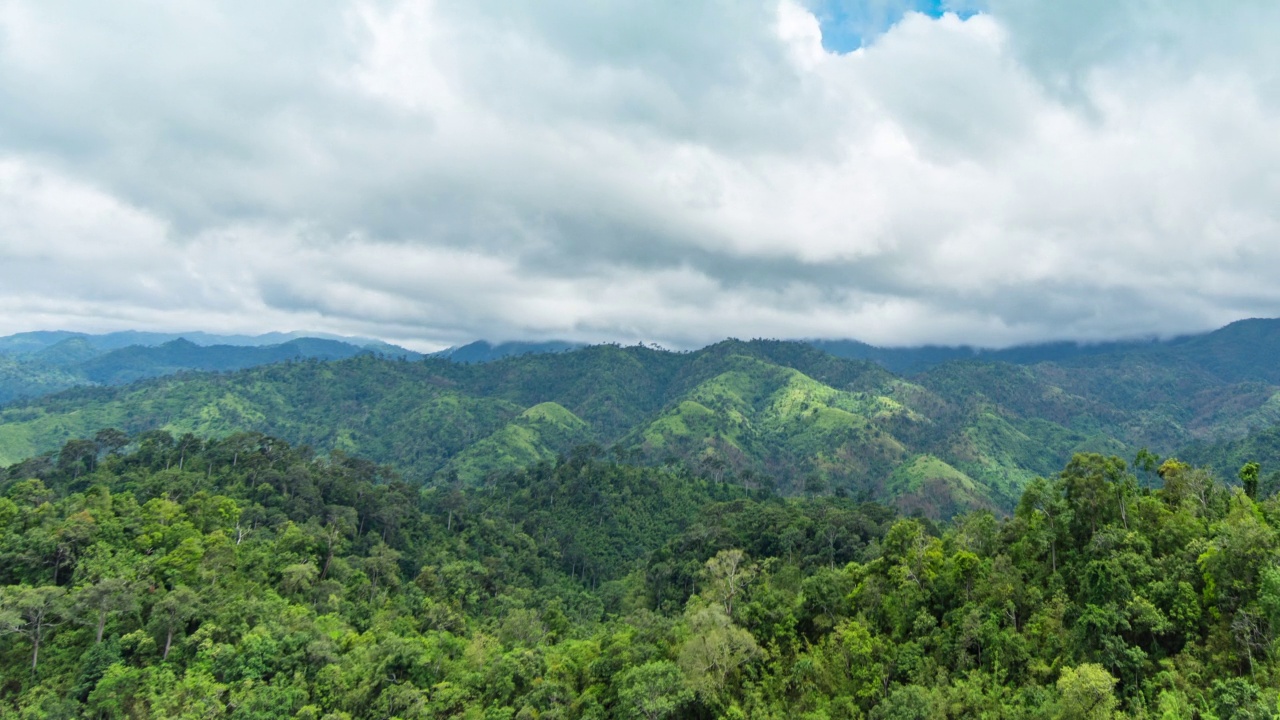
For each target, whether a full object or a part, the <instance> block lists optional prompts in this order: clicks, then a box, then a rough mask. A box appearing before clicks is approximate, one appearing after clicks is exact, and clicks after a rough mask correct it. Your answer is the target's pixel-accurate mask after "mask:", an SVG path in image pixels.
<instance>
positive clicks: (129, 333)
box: [0, 330, 417, 355]
mask: <svg viewBox="0 0 1280 720" xmlns="http://www.w3.org/2000/svg"><path fill="white" fill-rule="evenodd" d="M75 339H79V340H82V341H83V342H84V343H86V344H87V345H88V346H89V347H92V348H94V349H96V350H98V351H100V352H107V351H110V350H119V349H121V348H126V347H130V346H134V345H140V346H143V347H156V346H159V345H163V344H165V343H168V342H173V341H174V340H186V341H187V342H189V343H192V344H194V345H199V346H201V347H207V346H210V345H234V346H262V345H281V344H284V343H287V342H289V341H291V340H300V339H320V340H336V341H338V342H341V343H345V344H348V345H355V346H357V347H364V348H385V349H386V350H387V351H389V352H388V354H396V353H401V352H402V353H409V354H412V355H416V354H417V353H414V352H413V351H411V350H405V349H404V348H402V347H398V346H396V345H391V344H390V343H386V342H383V341H382V340H377V339H374V338H363V337H346V336H342V335H332V334H328V333H307V332H298V331H294V332H270V333H263V334H261V335H218V334H214V333H207V332H201V331H198V330H193V331H189V332H172V333H161V332H143V331H138V330H123V331H119V332H110V333H99V334H95V333H83V332H72V331H69V330H37V331H33V332H22V333H15V334H13V335H7V336H4V337H0V355H29V354H32V353H38V352H40V351H42V350H46V349H48V348H51V347H53V346H54V345H57V344H59V343H62V342H65V341H68V340H75Z"/></svg>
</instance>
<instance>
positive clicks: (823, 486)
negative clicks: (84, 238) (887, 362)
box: [0, 341, 1278, 517]
mask: <svg viewBox="0 0 1280 720" xmlns="http://www.w3.org/2000/svg"><path fill="white" fill-rule="evenodd" d="M1095 360H1096V358H1091V359H1089V360H1087V361H1084V360H1082V361H1080V362H1079V363H1077V364H1058V363H1040V364H1037V365H1031V366H1024V365H1013V364H1007V363H991V362H981V361H962V362H953V363H948V364H946V365H942V366H939V367H937V368H934V369H932V370H930V371H928V372H926V373H923V374H920V375H917V376H915V377H913V378H910V379H906V378H903V377H899V376H896V375H893V374H892V373H890V372H888V371H887V370H885V369H883V368H881V367H880V366H878V365H876V364H874V363H870V362H865V361H853V360H847V359H841V358H837V357H834V356H831V355H829V354H826V353H823V352H820V351H818V350H816V349H814V348H812V347H809V346H807V345H805V344H802V343H787V342H775V341H752V342H739V341H726V342H723V343H719V344H717V345H713V346H710V347H708V348H704V349H703V350H700V351H697V352H693V353H673V352H667V351H662V350H657V349H654V348H648V347H641V346H636V347H618V346H609V345H603V346H593V347H588V348H583V349H579V350H575V351H571V352H562V353H548V354H534V355H525V356H520V357H509V358H505V359H502V360H498V361H495V362H490V363H484V364H459V363H453V362H449V361H446V360H442V359H426V360H422V361H406V360H392V359H386V358H380V357H373V356H358V357H352V358H348V359H345V360H341V361H337V362H316V361H301V362H290V363H284V364H275V365H267V366H261V367H256V368H252V369H248V370H243V371H238V372H234V373H226V374H184V375H182V376H173V377H167V378H161V379H154V380H148V381H145V382H142V383H138V384H134V385H129V386H125V387H119V388H102V389H93V390H78V391H71V392H68V393H64V394H61V395H57V396H53V397H48V398H44V399H40V400H38V401H33V402H29V403H25V404H19V405H14V406H11V407H9V408H7V409H4V410H0V463H4V462H14V461H16V460H18V459H20V458H23V457H27V456H31V455H38V454H40V453H44V452H50V451H53V450H56V449H57V448H58V447H60V446H61V444H62V443H63V442H65V441H67V440H68V439H72V438H76V437H88V436H92V435H93V433H94V432H96V431H97V430H99V429H101V428H105V427H118V428H122V429H124V430H126V431H128V432H130V433H138V432H143V431H146V430H150V429H155V428H165V429H169V430H171V431H173V432H174V433H177V434H183V433H193V434H195V435H197V436H200V437H218V436H225V435H227V434H230V433H232V432H236V431H241V430H252V431H258V432H264V433H269V434H272V435H275V436H279V437H282V438H285V439H287V440H289V441H290V442H296V443H306V444H310V445H312V446H314V447H316V448H317V449H320V450H332V449H336V450H342V451H344V452H349V453H360V454H363V455H366V456H368V457H370V458H373V459H375V460H377V461H378V462H383V463H389V464H392V465H393V466H395V467H396V468H397V469H399V470H400V471H401V472H402V473H403V474H404V476H405V477H406V479H409V480H410V481H412V482H418V483H421V482H441V481H444V480H447V479H449V478H455V477H456V478H459V479H460V480H462V481H463V482H466V483H473V484H474V483H477V482H479V481H481V480H482V479H483V478H484V477H485V476H487V475H488V474H490V473H492V472H495V471H502V470H509V469H514V468H518V467H524V466H528V465H530V464H533V463H536V462H538V461H542V460H551V459H554V458H555V457H557V456H558V455H560V454H561V453H564V452H566V451H568V450H570V449H572V448H574V447H576V446H579V445H582V444H589V443H594V444H597V445H599V446H602V447H605V448H609V449H611V450H612V451H613V452H615V454H616V455H617V456H618V457H620V458H626V459H628V460H629V461H635V462H643V463H648V464H655V465H664V464H665V465H669V466H670V465H676V464H683V465H686V466H688V467H691V468H693V469H695V470H696V471H698V472H704V471H705V472H707V473H710V474H711V475H713V476H715V477H717V478H721V479H730V480H732V481H734V482H737V483H740V484H742V485H744V486H746V487H757V486H773V487H776V488H777V489H778V490H780V491H782V492H784V493H791V494H814V493H826V492H832V491H838V492H842V493H849V494H852V495H853V496H855V497H864V498H874V499H881V500H892V501H894V502H895V503H897V504H898V506H899V507H901V508H903V509H907V510H914V511H919V512H922V513H924V514H926V515H928V516H931V517H945V516H949V515H950V514H952V513H954V512H956V511H958V510H963V509H965V508H973V507H990V508H1004V509H1006V510H1007V509H1009V508H1011V507H1012V506H1013V504H1014V502H1015V501H1016V498H1017V497H1018V495H1019V493H1020V492H1021V489H1022V487H1024V485H1025V484H1026V483H1027V482H1028V481H1029V480H1030V479H1031V478H1033V477H1035V476H1037V475H1047V474H1049V473H1052V472H1053V471H1054V470H1055V469H1056V468H1058V467H1061V465H1062V464H1063V463H1065V462H1066V461H1067V460H1068V459H1069V458H1070V457H1071V456H1072V454H1074V453H1076V452H1080V451H1096V452H1107V453H1116V454H1120V455H1122V456H1125V457H1133V455H1134V453H1136V451H1137V450H1138V449H1139V448H1142V447H1144V446H1145V447H1149V448H1151V449H1152V450H1153V451H1155V452H1157V453H1158V454H1161V455H1169V454H1172V453H1176V452H1177V451H1178V450H1179V449H1181V448H1183V447H1185V446H1187V445H1188V444H1189V443H1193V442H1200V443H1201V444H1203V443H1205V442H1208V441H1214V440H1217V439H1221V438H1228V439H1229V438H1235V437H1241V436H1243V435H1245V434H1246V433H1247V432H1248V431H1249V430H1250V429H1252V428H1263V427H1267V426H1269V425H1270V424H1271V423H1273V421H1274V420H1275V419H1276V417H1277V415H1275V412H1276V409H1277V407H1278V405H1277V403H1276V402H1275V401H1274V400H1273V398H1274V397H1275V393H1276V389H1275V388H1274V387H1272V386H1271V385H1269V384H1267V383H1266V382H1263V381H1247V382H1241V383H1234V384H1233V383H1227V382H1224V381H1223V380H1221V379H1220V378H1218V377H1215V376H1213V375H1209V374H1207V373H1206V372H1203V371H1200V370H1197V369H1195V368H1185V367H1184V368H1176V367H1170V366H1168V365H1158V364H1153V365H1145V364H1137V363H1131V364H1128V365H1118V366H1113V365H1108V364H1106V363H1100V362H1095ZM1236 467H1238V465H1237V466H1236ZM1272 469H1273V468H1265V470H1266V472H1271V471H1272ZM1228 470H1231V469H1230V468H1228ZM1224 476H1230V475H1229V473H1228V474H1227V475H1224Z"/></svg>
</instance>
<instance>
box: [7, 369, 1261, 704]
mask: <svg viewBox="0 0 1280 720" xmlns="http://www.w3.org/2000/svg"><path fill="white" fill-rule="evenodd" d="M361 362H368V361H366V360H362V361H361ZM775 372H776V371H775ZM696 376H697V373H693V376H691V377H688V378H686V379H685V380H684V381H679V380H677V379H676V377H675V376H672V377H671V378H670V380H671V382H672V384H688V383H695V386H697V384H696ZM721 480H723V479H721ZM1154 482H1155V484H1157V485H1159V486H1160V487H1159V489H1151V488H1148V487H1143V484H1144V483H1143V482H1140V481H1139V478H1137V477H1135V476H1133V475H1132V474H1130V473H1129V472H1128V469H1127V468H1126V466H1125V463H1124V462H1123V461H1121V460H1119V459H1117V458H1108V457H1105V456H1101V455H1079V456H1076V457H1074V458H1073V459H1071V461H1070V462H1069V463H1068V464H1067V465H1066V467H1065V468H1064V469H1063V470H1062V471H1061V472H1059V473H1054V474H1053V475H1052V477H1050V478H1049V479H1047V480H1045V479H1040V480H1036V481H1034V482H1032V483H1031V484H1030V485H1028V487H1027V489H1026V491H1025V493H1024V494H1023V495H1022V496H1021V498H1020V499H1019V501H1018V502H1017V504H1016V509H1015V511H1014V512H1013V514H1012V515H1011V516H1009V517H1008V518H1006V519H1003V520H1001V519H998V518H996V517H995V516H994V515H992V514H991V513H989V512H983V511H979V512H974V513H970V514H967V515H963V516H960V517H957V518H956V519H955V520H954V521H953V522H950V523H947V524H944V525H935V524H933V523H930V522H928V521H922V520H919V519H902V518H898V517H895V516H894V514H893V512H892V511H890V510H888V509H887V508H885V507H883V506H879V505H875V504H858V503H855V502H854V501H852V500H851V499H849V498H840V497H833V496H830V495H827V496H822V497H817V498H811V499H810V498H791V499H783V498H780V497H778V496H776V495H771V494H770V493H768V492H767V491H764V490H761V489H756V490H751V491H747V490H743V489H742V488H740V487H738V486H737V485H735V484H729V483H727V482H723V481H717V479H716V478H715V477H714V475H713V473H710V472H708V473H704V474H691V473H689V472H687V470H683V469H674V470H671V469H662V468H654V467H636V466H630V465H624V464H617V463H613V462H608V461H605V460H603V459H600V458H598V457H592V453H591V452H588V451H584V452H579V453H576V454H573V455H570V456H567V457H565V458H562V459H561V460H558V461H556V462H543V463H538V464H536V465H534V466H533V467H531V468H529V469H526V470H523V471H518V472H513V473H506V474H502V473H499V474H494V475H490V476H488V477H486V478H485V479H483V480H482V481H480V482H478V483H476V484H474V485H467V484H462V483H444V484H442V485H440V486H438V487H434V488H429V489H422V488H418V487H415V486H412V485H410V484H407V483H405V482H402V481H401V480H399V479H398V478H397V476H396V474H395V473H394V471H392V470H390V469H388V468H385V467H380V466H378V465H375V464H373V463H370V462H368V461H365V460H362V459H359V458H354V457H351V456H348V455H345V454H342V453H333V454H330V455H328V456H318V455H316V454H315V453H314V452H313V451H311V450H309V449H306V448H295V447H291V446H290V445H289V444H287V443H285V442H283V441H281V440H277V439H274V438H270V437H267V436H262V435H252V434H250V435H246V434H237V435H230V436H228V437H226V438H223V439H220V440H215V441H210V442H205V441H202V440H200V439H199V438H195V437H182V438H174V437H173V436H171V435H168V434H167V433H163V432H153V433H149V434H146V435H143V436H141V437H137V438H133V439H130V438H128V437H125V436H123V435H121V434H118V433H111V432H108V433H104V434H102V435H101V436H100V437H99V438H98V439H97V440H96V441H85V442H76V443H72V444H70V445H68V446H67V447H66V448H64V449H63V451H62V452H61V453H60V454H59V455H58V456H56V457H48V458H35V459H32V460H30V461H26V462H23V463H19V464H17V465H15V466H12V467H9V468H8V469H7V470H4V471H0V716H2V717H10V716H12V717H40V718H78V717H93V718H152V717H195V716H198V717H204V718H277V717H302V718H389V717H397V718H405V719H406V720H408V719H411V718H473V717H476V718H561V719H562V720H586V719H588V718H648V719H650V720H659V719H664V718H665V719H668V720H669V719H673V718H687V719H689V720H703V719H706V720H710V719H712V718H756V719H762V720H774V719H777V720H782V719H783V718H796V717H801V718H873V719H885V720H887V719H890V718H929V719H931V720H932V719H935V718H936V719H944V720H945V719H947V718H957V719H958V718H973V717H984V718H995V719H1003V718H1008V719H1010V720H1014V719H1019V720H1021V719H1026V720H1030V719H1032V718H1060V719H1063V720H1066V719H1069V718H1113V717H1129V718H1135V719H1143V718H1222V719H1228V718H1236V719H1240V718H1269V717H1273V716H1274V714H1275V713H1276V712H1277V711H1280V705H1278V703H1280V697H1278V695H1277V687H1280V640H1278V638H1280V554H1278V548H1280V535H1278V532H1280V501H1278V500H1277V499H1276V498H1275V497H1269V498H1268V497H1264V493H1262V492H1258V491H1252V495H1251V494H1249V493H1247V492H1245V491H1242V490H1241V489H1239V488H1234V489H1233V488H1227V487H1224V486H1223V485H1222V484H1221V483H1218V482H1215V481H1214V479H1213V477H1212V476H1211V475H1210V474H1208V473H1205V472H1203V471H1200V470H1196V469H1193V468H1191V467H1190V466H1187V465H1184V464H1181V463H1178V462H1175V461H1169V462H1166V463H1165V464H1164V465H1162V466H1161V467H1160V468H1159V474H1158V477H1156V478H1155V480H1154ZM1118 713H1123V715H1120V714H1118Z"/></svg>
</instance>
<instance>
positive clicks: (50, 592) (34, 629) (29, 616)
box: [0, 585, 66, 673]
mask: <svg viewBox="0 0 1280 720" xmlns="http://www.w3.org/2000/svg"><path fill="white" fill-rule="evenodd" d="M6 590H7V592H6V593H5V595H4V598H3V602H2V603H0V632H17V633H21V634H23V635H25V636H26V637H27V639H28V640H30V641H31V672H33V673H34V672H35V671H36V667H37V664H38V663H39V661H40V645H41V643H42V642H44V640H45V638H46V637H47V636H48V634H49V631H50V630H51V629H52V628H54V627H57V626H58V625H60V624H61V622H60V621H61V617H62V614H63V612H64V611H65V608H66V603H65V596H66V589H65V588H61V587H57V586H52V585H48V586H42V587H30V586H27V585H19V586H16V587H10V588H7V589H6Z"/></svg>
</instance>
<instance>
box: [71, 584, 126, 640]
mask: <svg viewBox="0 0 1280 720" xmlns="http://www.w3.org/2000/svg"><path fill="white" fill-rule="evenodd" d="M75 607H76V610H78V611H79V612H80V613H81V615H82V616H84V617H86V618H87V619H88V620H89V622H90V623H92V624H93V625H94V627H95V628H96V632H95V634H94V644H97V643H100V642H102V631H103V629H104V628H105V627H106V625H107V619H108V618H109V617H110V616H112V615H118V614H120V613H130V612H133V611H134V610H136V609H137V608H138V600H137V598H136V597H135V596H134V588H133V584H132V583H130V582H129V581H128V580H126V579H124V578H104V579H102V580H99V581H98V582H96V583H93V584H92V585H86V586H84V587H82V588H80V589H79V590H78V591H76V594H75Z"/></svg>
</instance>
